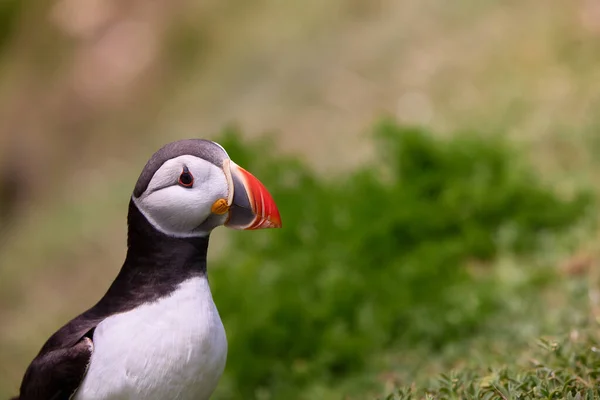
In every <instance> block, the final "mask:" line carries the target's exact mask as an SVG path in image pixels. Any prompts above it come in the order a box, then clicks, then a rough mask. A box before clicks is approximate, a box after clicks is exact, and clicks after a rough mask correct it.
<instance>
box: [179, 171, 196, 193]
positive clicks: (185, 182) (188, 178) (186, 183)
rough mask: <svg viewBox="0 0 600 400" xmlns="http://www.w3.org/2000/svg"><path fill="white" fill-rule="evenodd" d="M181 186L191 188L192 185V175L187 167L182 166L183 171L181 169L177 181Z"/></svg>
mask: <svg viewBox="0 0 600 400" xmlns="http://www.w3.org/2000/svg"><path fill="white" fill-rule="evenodd" d="M178 183H179V184H180V185H181V186H183V187H186V188H191V187H192V186H194V176H193V175H192V173H191V172H190V170H189V169H188V167H183V171H181V175H179V182H178Z"/></svg>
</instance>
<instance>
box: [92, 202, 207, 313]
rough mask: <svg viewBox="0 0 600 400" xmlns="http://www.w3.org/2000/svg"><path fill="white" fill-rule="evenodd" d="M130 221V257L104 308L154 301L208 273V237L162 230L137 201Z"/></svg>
mask: <svg viewBox="0 0 600 400" xmlns="http://www.w3.org/2000/svg"><path fill="white" fill-rule="evenodd" d="M127 222H128V228H129V229H128V237H127V257H126V259H125V263H124V264H123V267H122V268H121V271H120V272H119V274H118V275H117V277H116V278H115V280H114V282H113V284H112V285H111V287H110V288H109V289H108V292H107V293H106V295H105V296H104V298H103V299H102V300H101V302H100V303H101V304H102V307H106V306H108V308H110V309H113V308H116V309H123V308H131V307H133V306H135V305H137V304H142V303H146V302H149V301H154V300H156V299H158V298H160V297H163V296H166V295H168V294H170V293H172V292H173V291H174V290H175V289H176V288H177V286H178V285H179V284H180V283H181V282H183V281H185V280H187V279H190V278H193V277H198V276H205V275H206V256H207V252H208V239H209V238H208V236H206V237H193V238H176V237H172V236H168V235H166V234H164V233H162V232H159V231H158V230H157V229H156V228H154V226H152V224H150V222H148V220H147V219H146V217H144V215H143V214H142V213H141V212H140V210H139V209H138V208H137V206H136V205H135V203H134V202H133V200H132V201H130V202H129V215H128V217H127Z"/></svg>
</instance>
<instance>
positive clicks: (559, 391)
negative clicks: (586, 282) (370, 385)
mask: <svg viewBox="0 0 600 400" xmlns="http://www.w3.org/2000/svg"><path fill="white" fill-rule="evenodd" d="M597 342H598V338H597V336H596V335H585V336H584V338H583V339H577V340H573V339H562V340H560V341H554V340H552V341H551V340H544V339H542V340H540V343H539V344H540V347H541V351H540V352H539V353H540V354H539V359H534V360H532V361H531V363H530V365H529V366H525V367H518V366H512V367H510V368H509V367H504V368H501V369H498V370H488V371H485V372H484V373H480V372H479V373H478V372H476V371H457V372H452V373H451V374H450V375H446V374H443V375H441V377H440V378H439V379H438V381H437V382H435V383H433V384H432V385H431V386H430V387H426V388H417V387H414V386H413V387H404V388H401V389H398V390H397V391H396V392H395V393H392V394H390V395H389V396H387V397H386V398H385V400H412V399H465V400H471V399H482V400H492V399H506V400H507V399H518V400H528V399H532V400H533V399H569V400H571V399H572V400H575V399H578V400H584V399H585V400H593V399H598V398H600V350H599V349H598V348H597V347H596V346H597Z"/></svg>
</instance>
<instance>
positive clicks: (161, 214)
mask: <svg viewBox="0 0 600 400" xmlns="http://www.w3.org/2000/svg"><path fill="white" fill-rule="evenodd" d="M184 166H186V167H187V168H188V169H189V171H190V173H191V174H192V176H193V177H194V186H193V187H191V188H185V187H182V186H180V185H178V184H177V180H178V179H179V175H180V174H181V171H182V170H183V167H184ZM228 192H229V185H228V183H227V178H226V176H225V173H224V172H223V170H222V169H221V168H219V167H217V166H216V165H213V164H211V163H209V162H208V161H206V160H203V159H200V158H197V157H193V156H181V157H177V158H174V159H172V160H169V161H167V162H166V163H164V164H163V166H162V167H161V168H160V169H159V170H158V171H157V172H156V173H155V175H154V177H153V178H152V180H151V181H150V184H149V185H148V189H147V190H146V192H145V193H144V194H143V195H142V196H140V197H139V198H137V199H136V198H134V199H133V200H134V202H135V203H136V205H137V206H138V208H139V209H140V211H141V212H142V213H143V214H144V216H145V217H146V218H147V219H148V221H149V222H150V223H151V224H153V225H154V227H156V228H157V229H158V230H160V231H162V232H164V233H166V234H169V235H171V236H198V235H203V234H204V235H205V234H206V233H208V232H204V233H198V232H195V231H194V229H195V228H196V227H198V226H199V225H200V224H202V222H204V221H205V220H206V218H208V217H209V216H210V215H211V207H212V205H213V203H214V202H215V201H217V200H218V199H220V198H227V196H228Z"/></svg>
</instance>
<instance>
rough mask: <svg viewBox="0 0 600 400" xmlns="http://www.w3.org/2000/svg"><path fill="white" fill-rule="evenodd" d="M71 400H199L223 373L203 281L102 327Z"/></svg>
mask: <svg viewBox="0 0 600 400" xmlns="http://www.w3.org/2000/svg"><path fill="white" fill-rule="evenodd" d="M93 341H94V352H93V354H92V359H91V363H90V366H89V369H88V372H87V374H86V376H85V378H84V381H83V383H82V385H81V386H80V388H79V390H78V391H77V392H76V394H75V396H74V400H100V399H102V400H126V399H127V400H129V399H131V400H134V399H146V400H158V399H173V400H187V399H190V400H192V399H193V400H204V399H208V398H209V397H210V395H211V394H212V392H213V391H214V389H215V388H216V386H217V383H218V381H219V378H220V377H221V375H222V373H223V370H224V368H225V360H226V358H227V338H226V336H225V329H224V328H223V324H222V322H221V318H220V317H219V313H218V311H217V309H216V307H215V304H214V302H213V299H212V295H211V292H210V288H209V286H208V281H207V279H206V278H205V277H198V278H193V279H190V280H188V281H185V282H183V283H182V284H181V285H180V286H179V288H178V289H177V290H176V291H175V292H173V293H172V294H171V295H170V296H168V297H165V298H163V299H160V300H158V301H156V302H154V303H150V304H145V305H143V306H141V307H137V308H135V309H133V310H131V311H128V312H125V313H122V314H118V315H114V316H111V317H109V318H107V319H105V320H104V321H102V322H101V323H100V324H99V325H98V327H97V328H96V330H95V332H94V338H93Z"/></svg>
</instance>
